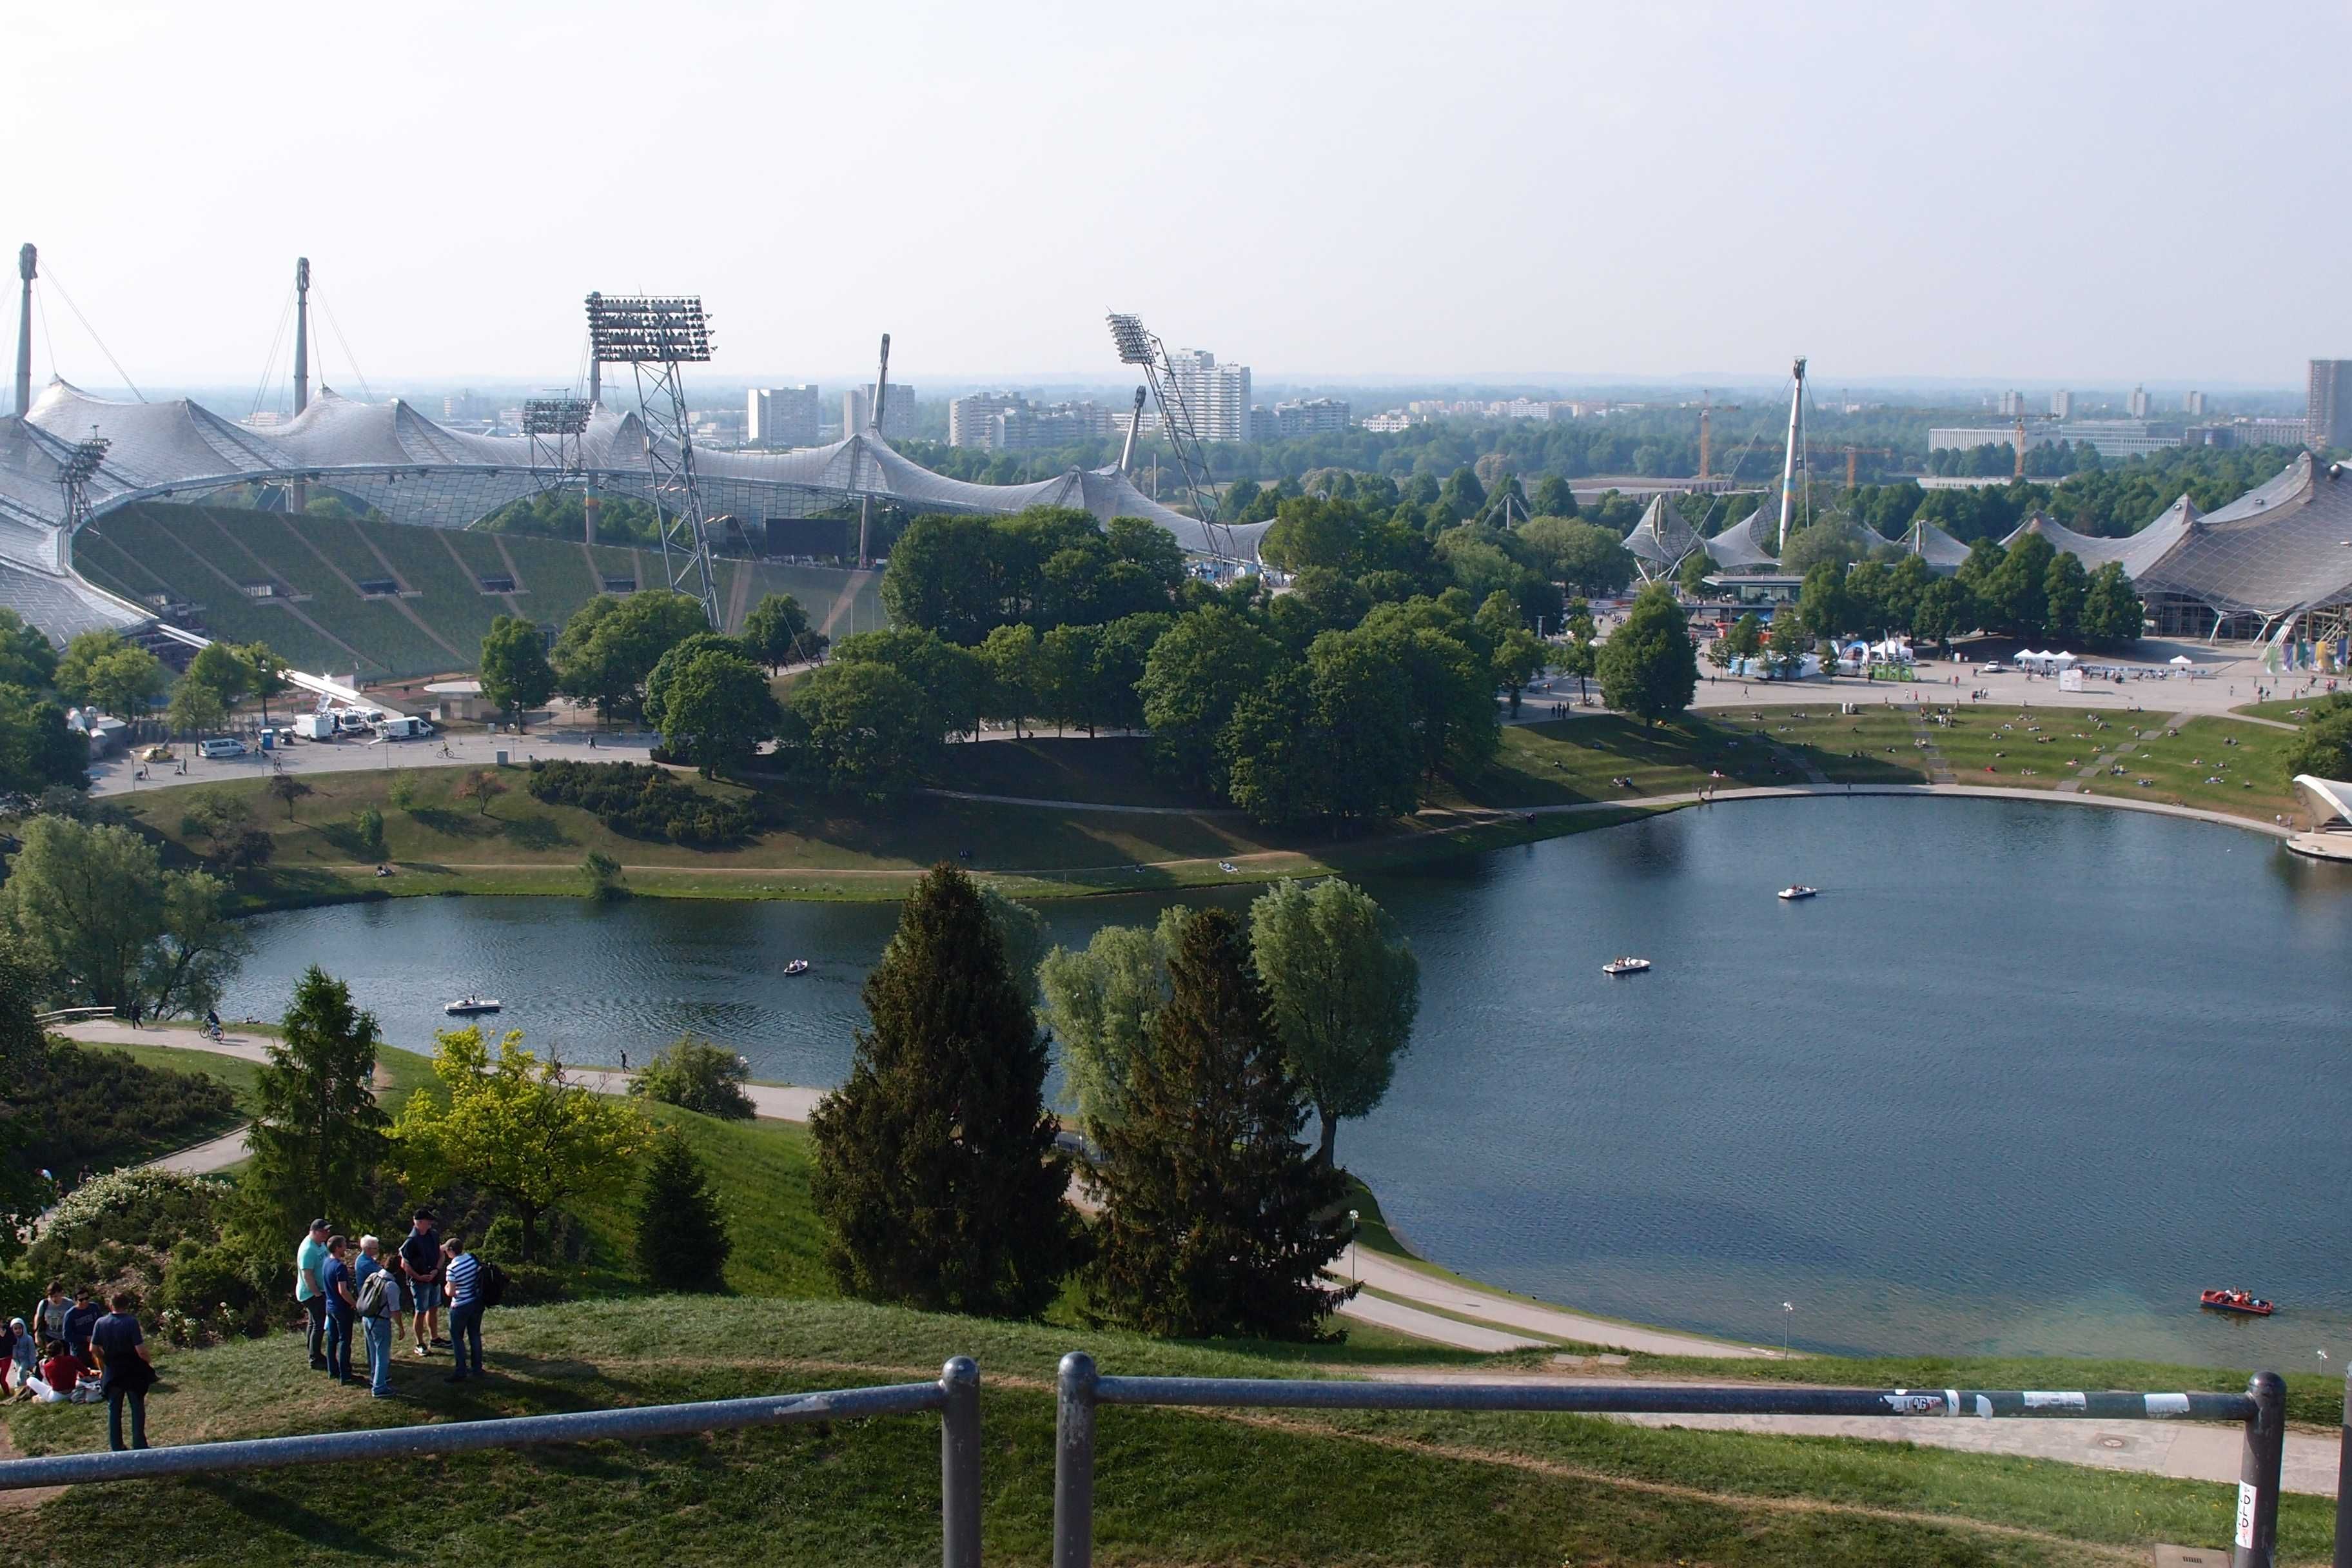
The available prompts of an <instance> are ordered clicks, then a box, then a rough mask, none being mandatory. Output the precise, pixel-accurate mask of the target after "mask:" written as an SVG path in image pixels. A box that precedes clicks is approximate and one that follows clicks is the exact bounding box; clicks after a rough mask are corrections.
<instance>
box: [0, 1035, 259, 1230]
mask: <svg viewBox="0 0 2352 1568" xmlns="http://www.w3.org/2000/svg"><path fill="white" fill-rule="evenodd" d="M17 1105H18V1111H17V1115H18V1117H19V1119H20V1120H19V1125H21V1126H24V1127H25V1129H26V1138H25V1141H24V1142H22V1143H21V1144H20V1145H19V1146H18V1148H17V1149H16V1152H15V1155H14V1157H15V1158H16V1160H17V1161H18V1162H19V1163H21V1164H22V1165H23V1166H25V1167H26V1168H27V1169H33V1168H38V1169H43V1170H50V1171H56V1172H58V1173H60V1174H69V1173H73V1172H76V1171H79V1170H81V1169H83V1168H84V1167H92V1168H100V1169H102V1168H105V1167H108V1166H111V1165H113V1164H115V1163H119V1162H121V1160H123V1159H126V1158H129V1157H131V1156H132V1155H134V1154H140V1153H145V1152H150V1151H152V1150H154V1149H157V1148H159V1147H161V1148H168V1147H171V1146H173V1144H175V1143H180V1142H194V1138H195V1135H196V1134H197V1133H199V1132H202V1131H212V1130H215V1129H216V1128H217V1127H218V1126H219V1125H220V1124H221V1123H223V1122H225V1121H227V1120H228V1119H229V1118H230V1117H232V1116H234V1115H235V1114H236V1096H235V1095H233V1094H231V1093H230V1092H229V1090H228V1089H227V1087H226V1085H224V1084H222V1083H221V1082H220V1081H219V1080H218V1079H209V1078H205V1077H202V1076H200V1075H198V1074H195V1073H184V1072H173V1071H172V1070H170V1069H169V1068H151V1067H143V1066H142V1065H140V1064H139V1063H137V1062H134V1061H132V1060H131V1056H130V1054H129V1053H128V1052H125V1051H113V1050H99V1049H93V1048H91V1047H84V1046H52V1047H49V1048H48V1049H47V1052H46V1053H45V1054H44V1056H43V1057H42V1058H41V1059H40V1061H39V1062H38V1063H37V1064H36V1065H34V1066H33V1067H31V1068H27V1069H26V1073H25V1082H24V1084H23V1093H22V1096H21V1098H20V1099H19V1100H18V1101H17ZM84 1190H85V1191H87V1190H88V1189H87V1188H85V1189H84ZM76 1195H77V1196H78V1195H79V1194H76Z"/></svg>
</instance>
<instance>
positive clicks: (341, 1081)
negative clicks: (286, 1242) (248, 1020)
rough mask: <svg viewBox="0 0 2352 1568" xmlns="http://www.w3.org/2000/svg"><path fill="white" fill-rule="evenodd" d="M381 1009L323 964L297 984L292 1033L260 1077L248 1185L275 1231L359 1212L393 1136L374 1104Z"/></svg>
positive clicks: (274, 1049) (275, 1046)
mask: <svg viewBox="0 0 2352 1568" xmlns="http://www.w3.org/2000/svg"><path fill="white" fill-rule="evenodd" d="M378 1044H379V1037H378V1035H377V1032H376V1024H375V1015H374V1014H373V1013H369V1012H364V1011H362V1010H361V1009H359V1008H357V1007H354V1006H353V1005H352V992H351V987H350V986H348V985H345V984H343V983H342V982H341V981H340V980H336V979H333V978H331V976H329V975H328V974H327V973H326V972H325V971H323V970H321V969H320V967H319V966H318V965H317V964H315V963H314V964H312V965H311V966H310V968H308V969H306V970H304V971H303V972H302V978H301V979H299V980H298V981H296V982H295V983H294V1000H293V1004H292V1005H290V1006H289V1007H288V1008H287V1009H286V1018H285V1026H284V1031H283V1033H282V1034H281V1036H280V1037H278V1039H277V1040H275V1041H272V1042H271V1043H270V1044H269V1045H268V1047H266V1049H267V1051H268V1057H269V1060H268V1063H267V1064H265V1065H264V1066H263V1068H262V1069H261V1071H260V1074H259V1075H258V1076H257V1079H256V1080H255V1083H254V1099H255V1102H256V1108H257V1110H258V1112H259V1114H258V1115H257V1116H256V1117H255V1118H254V1121H253V1128H252V1131H251V1132H250V1133H249V1134H248V1137H249V1138H250V1139H251V1142H252V1146H253V1164H252V1166H251V1167H250V1168H249V1170H248V1171H247V1174H246V1189H247V1193H248V1194H251V1196H252V1197H253V1198H254V1199H255V1200H257V1203H258V1204H259V1205H260V1208H261V1215H260V1216H258V1217H261V1218H263V1219H264V1221H265V1224H266V1227H267V1231H268V1234H269V1235H272V1236H278V1235H285V1236H291V1235H293V1234H294V1233H295V1231H296V1230H297V1229H299V1227H300V1226H301V1224H302V1223H303V1221H304V1220H305V1219H307V1218H309V1217H310V1215H328V1216H330V1217H335V1216H343V1217H347V1218H348V1217H355V1216H357V1215H361V1214H362V1213H363V1212H364V1211H365V1208H366V1205H367V1200H368V1190H369V1186H370V1184H371V1183H372V1182H373V1178H374V1175H375V1170H376V1166H377V1165H378V1164H379V1163H381V1162H382V1161H383V1156H384V1153H385V1151H386V1148H387V1144H386V1142H385V1139H384V1132H385V1129H386V1128H387V1127H389V1126H390V1125H391V1122H390V1119H389V1118H388V1117H386V1116H385V1115H384V1113H383V1109H382V1108H381V1107H380V1106H378V1105H377V1104H376V1102H375V1058H376V1049H377V1047H378Z"/></svg>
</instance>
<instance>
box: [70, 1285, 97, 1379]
mask: <svg viewBox="0 0 2352 1568" xmlns="http://www.w3.org/2000/svg"><path fill="white" fill-rule="evenodd" d="M104 1316H106V1313H105V1311H104V1310H102V1309H101V1308H100V1306H99V1305H98V1303H97V1302H95V1301H93V1300H90V1299H89V1286H87V1285H84V1286H83V1287H81V1288H80V1289H78V1290H76V1291H75V1292H74V1304H73V1306H72V1308H71V1309H70V1310H68V1312H67V1313H66V1351H67V1352H68V1354H70V1355H71V1356H72V1357H73V1358H74V1363H75V1364H76V1365H77V1366H79V1367H80V1368H81V1370H82V1371H84V1372H86V1373H89V1372H96V1371H97V1370H98V1363H97V1362H96V1361H94V1360H92V1359H91V1357H90V1353H89V1331H90V1330H92V1329H94V1328H96V1327H98V1321H99V1320H100V1318H102V1317H104Z"/></svg>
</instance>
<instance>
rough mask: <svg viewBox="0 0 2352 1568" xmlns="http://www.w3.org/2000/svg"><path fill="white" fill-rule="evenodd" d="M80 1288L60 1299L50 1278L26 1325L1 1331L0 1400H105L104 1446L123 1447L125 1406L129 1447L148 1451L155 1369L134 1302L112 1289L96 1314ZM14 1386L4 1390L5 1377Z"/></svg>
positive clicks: (14, 1322) (18, 1321) (60, 1287)
mask: <svg viewBox="0 0 2352 1568" xmlns="http://www.w3.org/2000/svg"><path fill="white" fill-rule="evenodd" d="M90 1298H91V1291H90V1289H89V1286H87V1285H85V1286H83V1287H82V1288H81V1289H78V1290H76V1291H75V1292H74V1293H73V1298H72V1300H67V1298H66V1287H65V1281H63V1280H62V1279H52V1280H50V1281H49V1288H48V1289H47V1290H45V1291H43V1292H42V1294H41V1299H40V1300H37V1301H36V1302H34V1303H33V1317H32V1321H30V1322H29V1323H28V1322H26V1321H25V1320H24V1319H22V1318H11V1319H9V1320H8V1322H7V1326H6V1327H5V1329H0V1394H5V1396H7V1397H8V1398H10V1399H30V1400H37V1401H39V1402H41V1403H43V1404H49V1405H55V1404H60V1403H63V1402H65V1401H67V1400H75V1401H83V1402H88V1401H92V1400H98V1399H103V1400H105V1401H106V1441H107V1446H108V1447H110V1448H121V1447H125V1445H124V1443H123V1440H122V1410H123V1406H124V1405H129V1406H130V1407H131V1441H130V1443H129V1445H128V1446H129V1447H133V1448H143V1447H146V1446H147V1390H148V1389H149V1388H151V1387H152V1386H153V1385H154V1382H155V1367H154V1363H153V1362H152V1360H151V1359H150V1358H149V1356H148V1354H147V1337H146V1335H144V1334H143V1333H142V1332H141V1331H140V1329H139V1319H138V1317H137V1315H136V1314H137V1312H138V1309H139V1298H138V1297H137V1295H135V1294H134V1293H132V1292H131V1291H129V1290H117V1291H116V1292H115V1293H114V1295H113V1297H112V1298H111V1300H110V1301H109V1302H108V1305H109V1306H110V1307H111V1308H112V1309H113V1310H111V1311H103V1310H100V1308H99V1306H98V1304H97V1303H96V1302H95V1301H93V1300H91V1299H90ZM12 1373H13V1374H14V1377H15V1386H14V1387H13V1388H11V1387H10V1377H11V1374H12Z"/></svg>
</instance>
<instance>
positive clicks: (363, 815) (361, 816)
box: [352, 805, 383, 860]
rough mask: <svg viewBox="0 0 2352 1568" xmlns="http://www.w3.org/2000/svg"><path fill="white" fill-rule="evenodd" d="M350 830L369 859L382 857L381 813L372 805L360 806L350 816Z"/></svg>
mask: <svg viewBox="0 0 2352 1568" xmlns="http://www.w3.org/2000/svg"><path fill="white" fill-rule="evenodd" d="M352 833H353V834H355V835H356V836H357V837H358V838H359V841H360V848H361V849H362V850H363V851H364V852H365V853H366V854H367V856H368V858H370V859H372V860H381V859H383V813H382V812H380V811H378V810H377V809H376V808H375V807H373V806H372V805H366V806H362V807H361V808H360V809H359V811H358V812H357V813H355V814H354V815H353V816H352Z"/></svg>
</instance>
